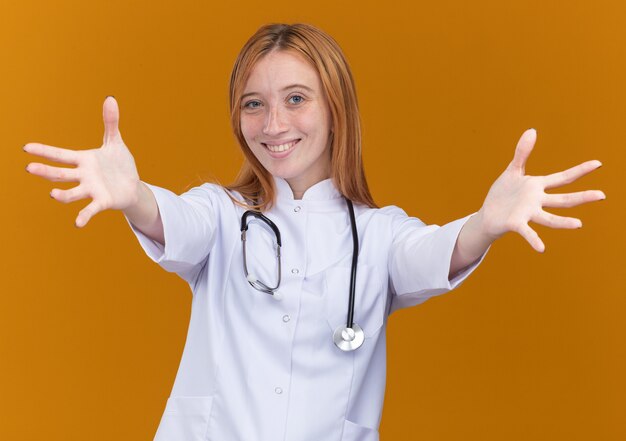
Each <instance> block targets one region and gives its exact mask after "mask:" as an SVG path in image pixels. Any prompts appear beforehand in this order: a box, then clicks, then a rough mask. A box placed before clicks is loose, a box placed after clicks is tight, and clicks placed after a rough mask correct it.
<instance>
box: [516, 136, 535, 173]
mask: <svg viewBox="0 0 626 441" xmlns="http://www.w3.org/2000/svg"><path fill="white" fill-rule="evenodd" d="M535 141H537V131H536V130H535V129H528V130H526V131H525V132H524V133H523V134H522V137H521V138H520V139H519V141H518V142H517V147H515V155H514V156H513V160H512V161H511V163H510V164H509V168H512V169H514V170H518V171H520V172H521V173H522V174H524V173H525V169H526V161H527V160H528V157H529V156H530V152H532V151H533V147H534V146H535Z"/></svg>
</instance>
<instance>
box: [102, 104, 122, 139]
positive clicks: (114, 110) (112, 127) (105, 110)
mask: <svg viewBox="0 0 626 441" xmlns="http://www.w3.org/2000/svg"><path fill="white" fill-rule="evenodd" d="M102 119H103V120H104V139H103V143H104V144H105V145H106V144H109V143H112V142H115V141H120V140H121V139H122V136H121V135H120V131H119V127H118V125H119V120H120V110H119V107H118V105H117V101H116V100H115V98H114V97H112V96H108V97H106V99H105V100H104V104H103V105H102Z"/></svg>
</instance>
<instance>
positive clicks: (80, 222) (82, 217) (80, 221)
mask: <svg viewBox="0 0 626 441" xmlns="http://www.w3.org/2000/svg"><path fill="white" fill-rule="evenodd" d="M100 211H102V209H101V208H100V207H99V205H98V203H97V202H96V201H91V203H90V204H89V205H87V206H86V207H85V208H83V209H82V210H80V211H79V212H78V216H77V217H76V221H75V222H74V224H75V225H76V226H77V227H78V228H82V227H84V226H85V225H87V222H89V220H90V219H91V218H92V217H94V216H95V215H96V214H98V213H99V212H100Z"/></svg>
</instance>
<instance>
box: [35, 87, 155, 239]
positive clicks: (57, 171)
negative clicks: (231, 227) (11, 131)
mask: <svg viewBox="0 0 626 441" xmlns="http://www.w3.org/2000/svg"><path fill="white" fill-rule="evenodd" d="M103 119H104V139H103V144H102V146H101V147H100V148H97V149H92V150H71V149H62V148H58V147H52V146H48V145H44V144H38V143H29V144H26V145H25V146H24V151H26V152H28V153H31V154H33V155H37V156H40V157H42V158H45V159H49V160H52V161H55V162H58V163H61V164H69V165H73V166H75V167H73V168H66V167H54V166H49V165H45V164H41V163H36V162H35V163H30V164H28V166H27V167H26V171H28V172H29V173H31V174H34V175H37V176H41V177H43V178H46V179H48V180H50V181H57V182H78V185H77V186H75V187H73V188H70V189H68V190H60V189H57V188H55V189H53V190H52V191H51V192H50V196H51V197H52V198H53V199H56V200H58V201H60V202H64V203H68V202H74V201H78V200H81V199H87V198H91V202H90V203H89V204H88V205H87V206H86V207H85V208H83V209H82V210H81V211H80V212H79V213H78V216H77V217H76V221H75V224H76V226H77V227H79V228H81V227H84V226H85V225H86V224H87V222H89V220H90V219H91V218H92V217H93V216H95V215H96V214H98V213H99V212H101V211H104V210H107V209H116V210H121V211H123V212H124V214H125V215H126V217H127V218H128V219H129V220H130V222H131V223H132V224H133V225H134V226H135V227H136V228H137V229H138V230H140V231H141V232H142V233H144V234H145V235H146V236H148V237H149V238H151V239H152V240H155V241H157V242H159V243H161V244H162V245H164V244H165V238H164V233H163V224H162V222H161V217H160V215H159V209H158V206H157V203H156V200H155V198H154V195H153V194H152V192H151V191H150V190H149V189H148V187H147V186H146V185H145V184H143V183H142V182H141V181H140V180H139V175H138V173H137V168H136V166H135V160H134V158H133V156H132V154H131V153H130V151H129V150H128V148H127V147H126V145H125V144H124V141H123V140H122V136H121V134H120V132H119V129H118V122H119V109H118V105H117V102H116V101H115V98H113V97H107V98H106V99H105V100H104V105H103Z"/></svg>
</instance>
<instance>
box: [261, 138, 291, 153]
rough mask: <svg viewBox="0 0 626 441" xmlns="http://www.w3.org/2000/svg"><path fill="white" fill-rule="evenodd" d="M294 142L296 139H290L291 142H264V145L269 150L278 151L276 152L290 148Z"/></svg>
mask: <svg viewBox="0 0 626 441" xmlns="http://www.w3.org/2000/svg"><path fill="white" fill-rule="evenodd" d="M295 143H296V141H291V142H288V143H287V144H280V145H269V144H265V145H266V146H267V148H268V149H269V151H270V152H274V153H278V152H284V151H285V150H288V149H290V148H291V147H292V146H293V145H294V144H295Z"/></svg>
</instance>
